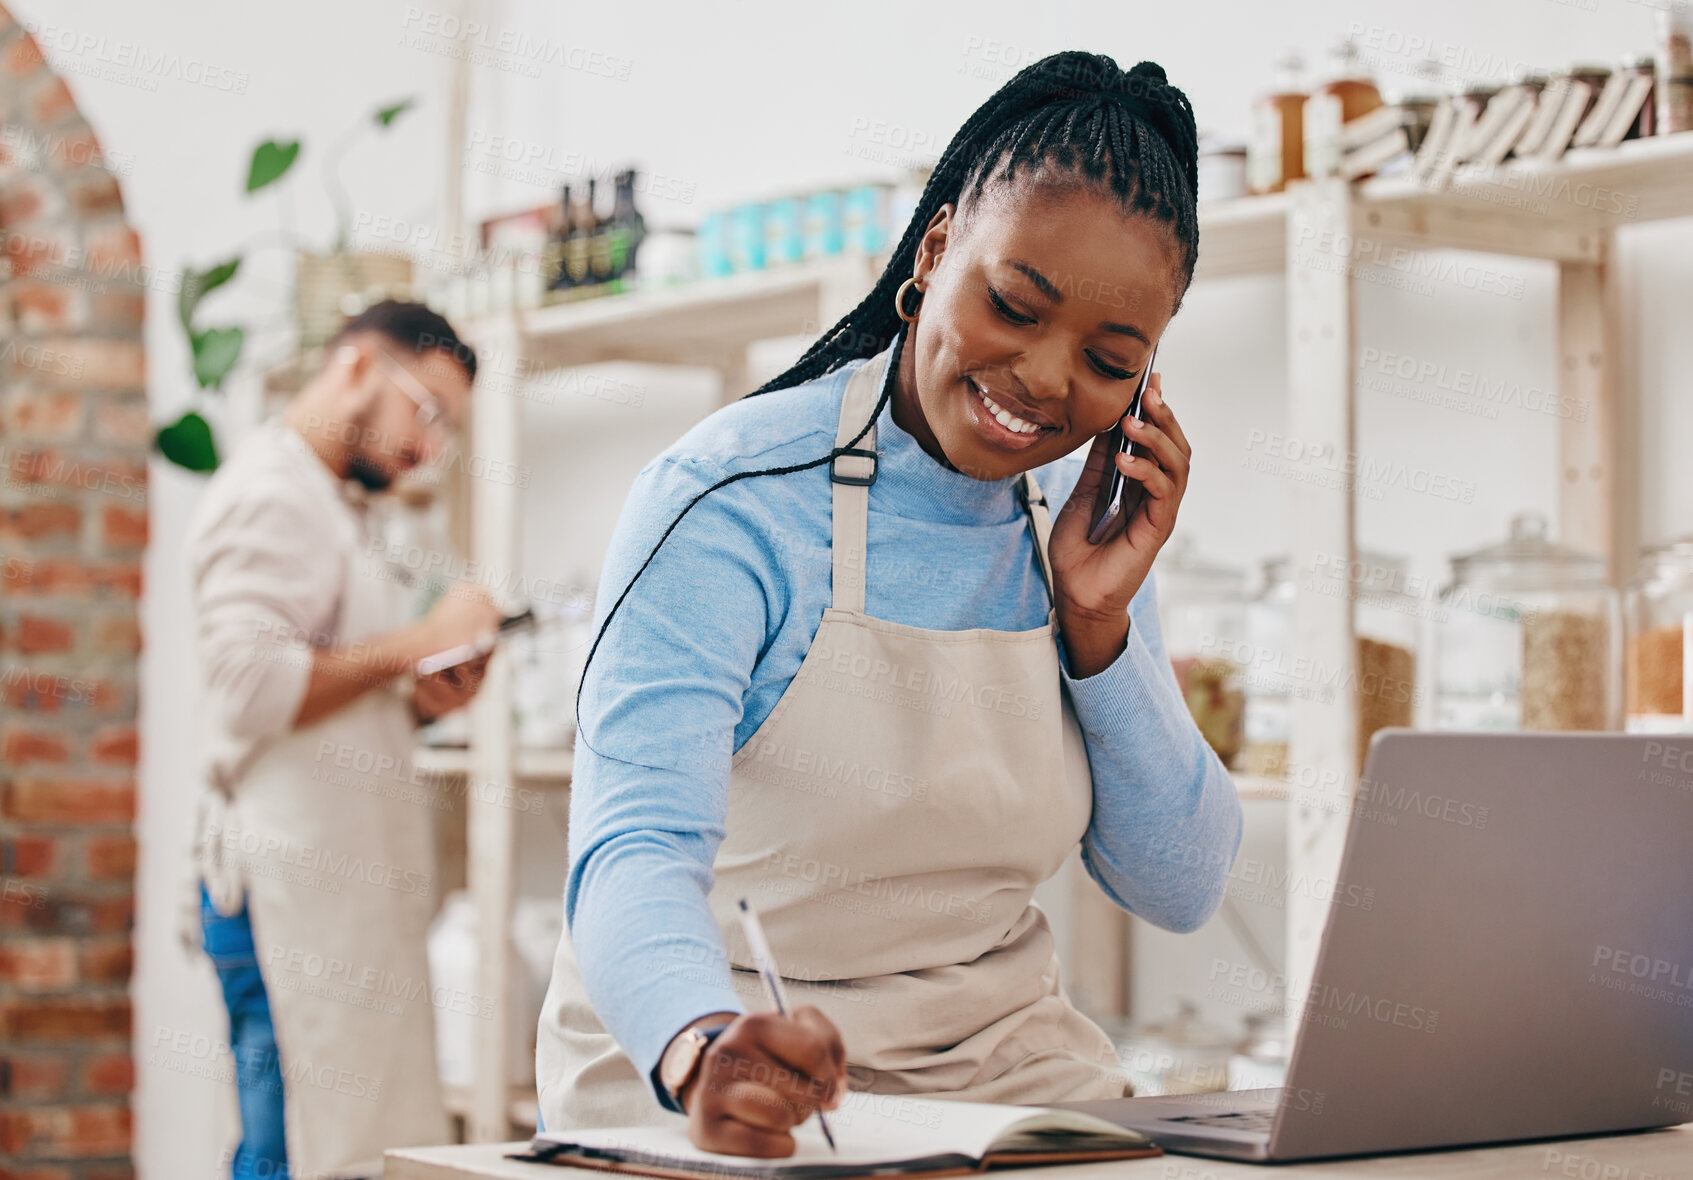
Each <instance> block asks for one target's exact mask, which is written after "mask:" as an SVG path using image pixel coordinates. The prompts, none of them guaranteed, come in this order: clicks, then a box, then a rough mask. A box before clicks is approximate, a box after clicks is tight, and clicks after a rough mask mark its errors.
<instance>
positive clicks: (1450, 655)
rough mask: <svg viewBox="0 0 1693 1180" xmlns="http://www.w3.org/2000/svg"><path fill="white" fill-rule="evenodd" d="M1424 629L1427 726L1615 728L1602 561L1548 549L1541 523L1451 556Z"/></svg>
mask: <svg viewBox="0 0 1693 1180" xmlns="http://www.w3.org/2000/svg"><path fill="white" fill-rule="evenodd" d="M1432 632H1433V637H1434V641H1433V648H1434V666H1435V673H1434V676H1435V689H1434V691H1435V716H1434V723H1435V725H1436V727H1438V728H1440V729H1459V730H1484V731H1510V730H1596V729H1615V728H1616V727H1617V714H1618V711H1619V707H1620V694H1619V692H1618V684H1617V671H1616V670H1617V665H1618V663H1619V658H1620V657H1619V646H1618V645H1619V643H1620V637H1621V634H1622V603H1621V597H1620V595H1618V593H1617V592H1616V590H1615V589H1614V588H1613V587H1612V586H1610V585H1609V584H1608V583H1607V582H1606V581H1605V562H1604V559H1603V558H1601V557H1599V556H1598V555H1596V554H1591V553H1582V552H1579V551H1577V550H1575V549H1571V548H1568V547H1566V546H1563V545H1558V544H1554V543H1553V542H1552V541H1551V540H1549V539H1548V537H1547V523H1546V518H1545V517H1544V516H1541V515H1540V514H1538V513H1522V514H1520V515H1518V516H1515V517H1513V518H1512V519H1511V533H1510V537H1509V538H1508V539H1507V540H1505V541H1503V542H1501V543H1499V544H1497V545H1490V546H1487V547H1486V548H1483V549H1477V550H1475V551H1474V552H1472V553H1464V554H1458V555H1456V556H1454V557H1453V558H1452V581H1451V582H1450V583H1449V584H1448V585H1447V586H1446V588H1445V589H1444V590H1443V591H1442V592H1441V596H1440V613H1439V616H1438V618H1437V619H1436V622H1435V625H1434V627H1433V628H1432Z"/></svg>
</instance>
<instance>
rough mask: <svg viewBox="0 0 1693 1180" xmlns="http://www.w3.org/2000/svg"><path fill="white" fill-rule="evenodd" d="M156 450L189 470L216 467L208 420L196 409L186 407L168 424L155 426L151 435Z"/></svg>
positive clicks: (215, 445) (216, 459) (215, 468)
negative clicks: (153, 433) (184, 410)
mask: <svg viewBox="0 0 1693 1180" xmlns="http://www.w3.org/2000/svg"><path fill="white" fill-rule="evenodd" d="M153 445H154V446H156V447H158V448H159V453H160V454H161V455H163V456H164V457H165V458H167V459H169V460H170V461H171V462H172V463H175V464H176V465H177V466H178V467H185V468H187V469H188V470H189V471H216V470H217V465H218V448H217V443H216V441H215V440H213V438H212V428H211V424H210V423H208V422H207V421H206V420H205V419H204V418H202V417H201V416H200V415H199V414H198V413H197V412H196V411H194V410H189V411H188V412H187V413H186V414H184V415H183V416H182V417H180V418H178V419H177V420H176V421H175V422H172V423H171V424H170V425H169V426H161V427H159V431H158V433H157V434H156V435H154V436H153Z"/></svg>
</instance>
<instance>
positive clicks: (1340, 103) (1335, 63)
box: [1304, 40, 1381, 176]
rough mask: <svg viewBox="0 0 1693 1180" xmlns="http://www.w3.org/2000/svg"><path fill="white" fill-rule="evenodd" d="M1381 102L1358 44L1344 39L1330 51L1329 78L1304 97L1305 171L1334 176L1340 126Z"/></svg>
mask: <svg viewBox="0 0 1693 1180" xmlns="http://www.w3.org/2000/svg"><path fill="white" fill-rule="evenodd" d="M1380 105H1381V91H1380V90H1378V89H1376V84H1375V82H1374V80H1372V79H1371V77H1370V72H1369V70H1368V69H1367V68H1366V67H1365V66H1364V63H1363V62H1362V60H1361V59H1360V57H1359V54H1358V47H1357V46H1356V45H1354V44H1353V43H1352V42H1351V41H1350V40H1347V41H1342V42H1341V43H1340V44H1339V45H1337V46H1335V47H1334V49H1332V50H1330V52H1329V67H1328V73H1327V78H1326V80H1325V81H1324V82H1323V84H1322V85H1321V86H1318V87H1317V88H1316V89H1315V90H1314V91H1312V92H1311V97H1310V98H1308V99H1306V100H1305V107H1304V115H1305V126H1304V138H1305V175H1307V176H1332V175H1333V174H1334V173H1336V172H1338V171H1339V170H1340V160H1341V155H1342V151H1341V128H1343V127H1345V126H1346V124H1348V123H1350V122H1352V120H1354V119H1358V118H1362V117H1363V116H1364V115H1367V114H1369V113H1370V112H1371V111H1373V110H1375V109H1376V108H1377V107H1379V106H1380Z"/></svg>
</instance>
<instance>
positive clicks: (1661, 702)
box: [1623, 537, 1693, 733]
mask: <svg viewBox="0 0 1693 1180" xmlns="http://www.w3.org/2000/svg"><path fill="white" fill-rule="evenodd" d="M1690 664H1693V537H1683V538H1682V539H1681V540H1679V541H1674V542H1671V543H1670V544H1668V545H1664V546H1661V547H1659V548H1657V549H1649V550H1647V551H1646V553H1645V554H1644V555H1643V556H1642V558H1641V566H1640V574H1639V576H1638V577H1637V578H1636V579H1635V582H1634V585H1633V586H1632V587H1630V589H1629V592H1628V648H1627V656H1626V658H1625V662H1624V672H1623V679H1624V681H1625V683H1626V685H1627V709H1628V718H1627V722H1628V730H1629V732H1630V733H1693V677H1689V676H1688V674H1687V670H1688V666H1689V665H1690Z"/></svg>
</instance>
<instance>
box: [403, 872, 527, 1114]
mask: <svg viewBox="0 0 1693 1180" xmlns="http://www.w3.org/2000/svg"><path fill="white" fill-rule="evenodd" d="M532 900H533V899H529V898H520V899H519V900H518V910H519V912H520V913H521V911H522V908H523V906H524V904H525V903H527V902H530V901H532ZM533 924H534V922H533V919H532V920H531V925H533ZM476 925H477V923H476V903H475V901H474V900H472V898H471V896H470V894H468V893H466V892H464V891H462V890H460V891H456V892H454V893H451V894H449V895H448V896H447V899H446V901H445V902H444V903H443V904H442V906H441V912H440V913H439V914H437V915H436V917H435V921H434V923H433V924H432V925H431V926H430V928H429V948H428V953H429V975H430V984H431V987H430V995H431V997H432V999H433V1001H434V1006H435V1061H436V1066H437V1068H438V1069H439V1070H440V1074H441V1084H442V1085H444V1086H469V1085H470V1084H471V1083H472V1080H473V1078H474V1077H475V1072H476V1046H477V1043H478V1042H479V1041H480V1040H481V1039H482V1038H483V1037H490V1036H498V1035H500V1033H501V1031H502V1029H501V1025H502V1024H503V1025H504V1026H505V1027H504V1029H503V1031H504V1034H505V1036H506V1056H507V1068H506V1082H507V1084H508V1085H512V1086H527V1085H529V1084H530V1083H532V1082H533V1081H534V1080H535V1026H536V1025H537V1024H538V1023H539V1022H540V1019H541V1001H542V998H543V996H544V995H545V985H544V983H542V984H541V985H540V986H537V981H536V978H535V974H534V971H533V969H532V968H531V967H528V966H527V964H528V961H529V956H528V955H525V954H524V953H523V952H522V950H521V947H522V943H521V942H520V943H518V944H517V947H516V948H515V949H518V951H519V957H518V961H519V962H520V963H524V964H526V968H525V969H523V970H519V971H516V972H513V973H512V975H511V976H510V978H509V979H508V980H507V987H506V993H507V994H506V999H505V1002H504V1003H503V1004H501V1003H494V1002H492V1001H491V1000H490V999H489V998H488V997H486V996H482V995H480V994H478V992H477V990H476V966H477V963H478V962H479V961H480V959H481V947H480V945H479V944H478V940H477V937H476ZM514 925H521V923H520V922H517V921H514ZM531 941H532V940H531ZM555 943H556V939H555ZM549 967H550V961H549Z"/></svg>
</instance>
